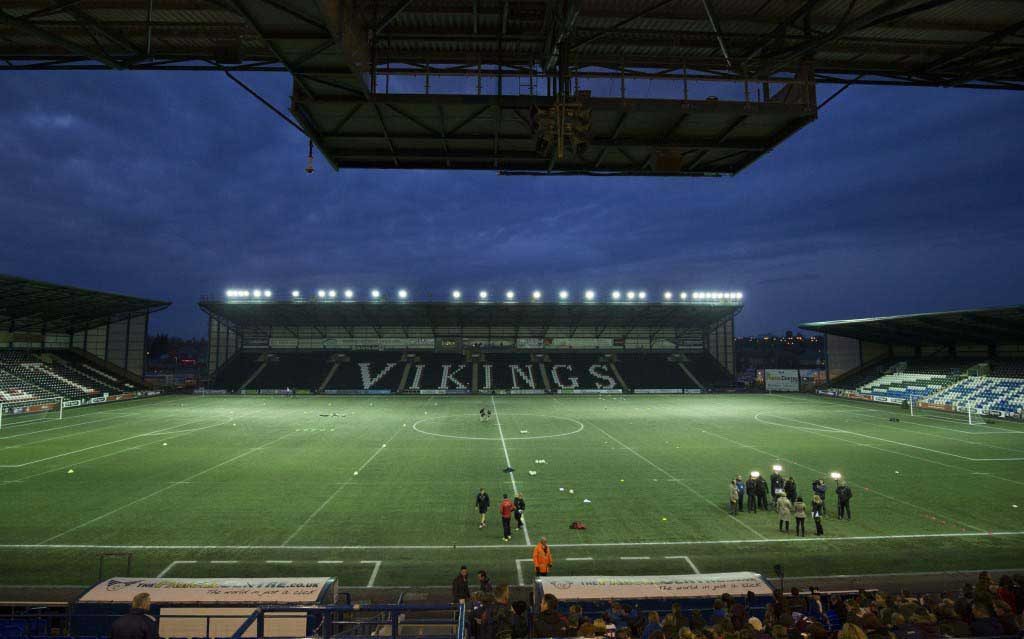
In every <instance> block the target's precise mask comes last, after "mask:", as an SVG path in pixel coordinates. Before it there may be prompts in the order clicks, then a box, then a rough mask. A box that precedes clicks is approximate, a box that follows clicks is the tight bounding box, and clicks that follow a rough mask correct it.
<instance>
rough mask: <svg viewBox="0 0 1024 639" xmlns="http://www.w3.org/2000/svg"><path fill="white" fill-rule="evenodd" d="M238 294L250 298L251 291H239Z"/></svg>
mask: <svg viewBox="0 0 1024 639" xmlns="http://www.w3.org/2000/svg"><path fill="white" fill-rule="evenodd" d="M238 294H239V295H240V296H241V297H249V291H246V290H242V291H238Z"/></svg>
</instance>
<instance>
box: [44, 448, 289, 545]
mask: <svg viewBox="0 0 1024 639" xmlns="http://www.w3.org/2000/svg"><path fill="white" fill-rule="evenodd" d="M289 436H291V433H285V434H284V435H282V436H281V437H278V438H277V439H274V440H271V441H269V442H266V443H265V444H261V445H260V446H257V447H256V448H250V449H249V450H247V451H245V452H244V453H240V454H238V455H235V456H234V457H232V458H231V459H227V460H225V461H222V462H220V463H219V464H215V465H213V466H210V467H209V468H207V469H206V470H201V471H199V472H198V473H196V474H194V475H191V476H189V477H187V478H185V479H184V480H182V481H191V480H193V479H195V478H196V477H200V476H202V475H205V474H206V473H208V472H210V471H213V470H216V469H218V468H220V467H221V466H226V465H227V464H230V463H231V462H233V461H236V460H239V459H241V458H243V457H247V456H249V455H251V454H253V453H255V452H257V451H260V450H263V449H264V448H267V447H268V446H271V445H273V444H276V443H277V442H279V441H281V440H282V439H284V438H285V437H289ZM175 485H176V484H168V485H167V486H164V487H163V488H160V489H158V490H154V491H153V492H151V493H149V494H148V495H144V496H142V497H139V498H138V499H135V500H132V501H130V502H128V503H127V504H124V505H122V506H118V507H117V508H115V509H113V510H111V511H109V512H106V513H104V514H102V515H99V516H97V517H93V518H92V519H90V520H89V521H86V522H83V523H81V524H78V525H77V526H73V527H71V528H68V529H67V530H65V531H64V532H61V533H57V534H56V535H52V536H50V537H47V538H46V539H44V540H43V541H41V542H39V543H40V544H46V543H48V542H51V541H53V540H54V539H58V538H60V537H63V536H64V535H66V534H68V533H70V532H74V531H76V530H78V529H79V528H84V527H85V526H89V525H90V524H94V523H96V522H97V521H100V520H101V519H106V518H107V517H109V516H111V515H113V514H115V513H118V512H121V511H122V510H124V509H125V508H129V507H131V506H134V505H135V504H137V503H139V502H143V501H146V500H147V499H150V498H151V497H156V496H157V495H159V494H161V493H163V492H166V491H168V490H170V489H171V488H174V486H175Z"/></svg>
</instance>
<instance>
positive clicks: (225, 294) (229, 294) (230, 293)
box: [224, 289, 235, 297]
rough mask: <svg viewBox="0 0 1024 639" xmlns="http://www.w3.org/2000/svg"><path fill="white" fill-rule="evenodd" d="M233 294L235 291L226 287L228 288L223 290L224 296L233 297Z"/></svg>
mask: <svg viewBox="0 0 1024 639" xmlns="http://www.w3.org/2000/svg"><path fill="white" fill-rule="evenodd" d="M234 296H235V292H234V291H233V290H231V289H228V290H226V291H224V297H234Z"/></svg>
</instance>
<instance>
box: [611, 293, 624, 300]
mask: <svg viewBox="0 0 1024 639" xmlns="http://www.w3.org/2000/svg"><path fill="white" fill-rule="evenodd" d="M620 297H622V293H620V292H618V291H612V299H613V300H617V299H619V298H620Z"/></svg>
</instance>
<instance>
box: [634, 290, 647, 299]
mask: <svg viewBox="0 0 1024 639" xmlns="http://www.w3.org/2000/svg"><path fill="white" fill-rule="evenodd" d="M636 296H637V297H638V298H640V299H641V300H645V299H647V291H640V292H639V293H637V294H636Z"/></svg>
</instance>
